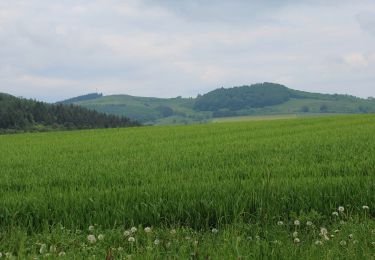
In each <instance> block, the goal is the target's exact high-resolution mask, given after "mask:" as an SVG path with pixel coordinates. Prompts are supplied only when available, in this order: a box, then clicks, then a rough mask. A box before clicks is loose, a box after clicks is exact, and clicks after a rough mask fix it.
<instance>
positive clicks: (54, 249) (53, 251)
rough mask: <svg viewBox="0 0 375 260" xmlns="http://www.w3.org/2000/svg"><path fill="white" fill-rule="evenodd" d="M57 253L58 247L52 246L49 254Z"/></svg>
mask: <svg viewBox="0 0 375 260" xmlns="http://www.w3.org/2000/svg"><path fill="white" fill-rule="evenodd" d="M56 251H57V248H56V246H54V245H52V246H50V247H49V252H50V253H55V252H56Z"/></svg>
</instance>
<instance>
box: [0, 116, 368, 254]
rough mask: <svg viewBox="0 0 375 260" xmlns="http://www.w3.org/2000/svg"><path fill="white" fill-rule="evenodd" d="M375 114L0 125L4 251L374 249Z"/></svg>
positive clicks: (311, 251) (340, 251)
mask: <svg viewBox="0 0 375 260" xmlns="http://www.w3.org/2000/svg"><path fill="white" fill-rule="evenodd" d="M374 133H375V116H374V115H355V116H347V115H345V116H344V115H343V116H332V117H331V116H329V117H317V118H296V119H280V120H271V121H267V120H266V121H249V122H227V123H225V122H223V123H220V124H203V125H189V126H153V127H139V128H124V129H106V130H84V131H71V132H53V133H33V134H17V135H3V136H0V191H1V193H0V254H1V255H0V257H1V256H2V257H7V258H19V259H24V258H30V259H34V258H35V257H36V258H41V259H44V258H47V259H54V258H56V257H64V258H66V259H73V258H74V259H105V258H106V257H107V258H108V259H111V258H115V259H128V258H133V259H155V258H156V259H165V258H167V259H316V258H323V259H333V258H335V259H374V258H375V218H374V217H375V192H374V191H375V135H374Z"/></svg>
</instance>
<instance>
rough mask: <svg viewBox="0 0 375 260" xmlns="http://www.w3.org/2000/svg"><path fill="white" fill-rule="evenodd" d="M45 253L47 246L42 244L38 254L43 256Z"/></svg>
mask: <svg viewBox="0 0 375 260" xmlns="http://www.w3.org/2000/svg"><path fill="white" fill-rule="evenodd" d="M46 252H47V245H46V244H42V245H41V246H40V249H39V253H40V254H41V255H43V254H45V253H46Z"/></svg>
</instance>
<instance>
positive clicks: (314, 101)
mask: <svg viewBox="0 0 375 260" xmlns="http://www.w3.org/2000/svg"><path fill="white" fill-rule="evenodd" d="M90 95H91V96H92V97H93V98H92V99H90V98H88V97H90ZM90 95H85V96H82V98H80V97H78V98H75V99H71V100H67V101H65V102H67V103H74V104H77V105H81V106H84V107H87V108H90V109H94V110H97V111H100V112H104V113H109V114H115V115H123V116H127V117H130V118H132V119H136V120H138V121H140V122H142V123H144V124H191V123H203V122H208V121H212V119H213V118H218V117H231V116H247V115H253V116H259V115H284V114H300V115H309V114H326V113H338V114H359V113H375V101H374V100H370V99H361V98H357V97H354V96H349V95H338V94H335V95H329V94H319V93H309V92H304V91H298V90H293V89H290V88H287V87H285V86H283V85H279V84H274V83H261V84H254V85H251V86H241V87H233V88H220V89H216V90H213V91H211V92H208V93H206V94H204V95H198V97H196V98H182V97H177V98H153V97H135V96H129V95H113V96H101V95H95V94H90Z"/></svg>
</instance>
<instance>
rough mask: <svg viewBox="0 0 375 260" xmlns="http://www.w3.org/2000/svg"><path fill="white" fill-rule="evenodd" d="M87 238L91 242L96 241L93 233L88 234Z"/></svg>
mask: <svg viewBox="0 0 375 260" xmlns="http://www.w3.org/2000/svg"><path fill="white" fill-rule="evenodd" d="M87 240H88V241H89V242H90V243H91V244H94V243H96V238H95V236H94V235H88V236H87Z"/></svg>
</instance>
